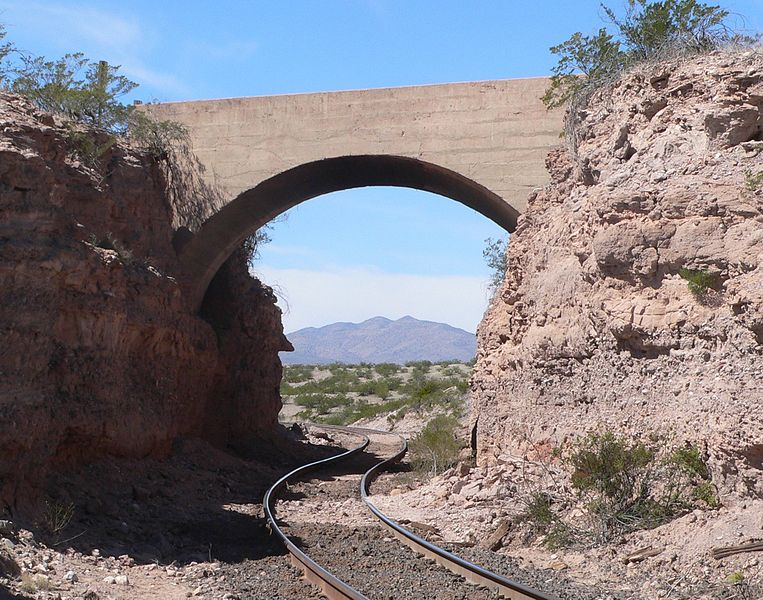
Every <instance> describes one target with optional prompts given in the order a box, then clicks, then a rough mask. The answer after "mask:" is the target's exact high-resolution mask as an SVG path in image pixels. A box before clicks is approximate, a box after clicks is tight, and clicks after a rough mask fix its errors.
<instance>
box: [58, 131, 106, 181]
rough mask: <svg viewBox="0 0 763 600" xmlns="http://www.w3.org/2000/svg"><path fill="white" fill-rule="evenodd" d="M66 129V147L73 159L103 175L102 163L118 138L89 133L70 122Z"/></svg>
mask: <svg viewBox="0 0 763 600" xmlns="http://www.w3.org/2000/svg"><path fill="white" fill-rule="evenodd" d="M64 126H65V128H66V145H67V149H68V150H69V152H70V155H71V157H72V158H74V159H77V160H79V161H80V162H81V163H82V164H83V165H85V166H86V167H87V168H88V169H90V170H92V171H95V172H96V173H101V162H102V160H103V157H104V156H105V155H106V153H107V152H108V151H109V150H111V148H112V147H113V146H114V144H115V143H116V141H117V138H116V137H115V136H113V135H110V134H103V133H100V132H95V131H88V130H86V129H83V128H82V127H80V126H78V125H76V124H75V123H72V122H69V123H66V124H65V125H64Z"/></svg>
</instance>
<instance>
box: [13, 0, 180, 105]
mask: <svg viewBox="0 0 763 600" xmlns="http://www.w3.org/2000/svg"><path fill="white" fill-rule="evenodd" d="M0 11H1V12H2V17H3V21H4V23H5V24H7V26H8V33H9V39H13V37H14V35H13V34H14V30H19V31H21V30H23V31H24V32H25V33H27V34H31V35H33V36H34V37H37V38H40V39H45V40H47V41H48V42H49V43H52V44H53V45H55V46H56V47H58V48H60V52H61V54H64V53H67V52H77V51H84V53H85V55H86V56H87V57H88V58H90V59H92V60H101V59H104V60H108V61H109V62H110V63H112V64H116V65H121V67H122V72H123V73H124V74H125V75H127V76H128V77H130V78H132V79H135V80H137V83H139V84H143V85H147V86H152V87H153V88H154V89H156V90H159V91H161V92H164V93H169V94H186V93H188V86H186V85H185V84H183V83H182V82H181V81H179V80H178V79H177V78H176V77H175V76H173V75H171V74H168V73H162V72H160V71H156V70H154V69H151V68H149V67H148V66H147V65H146V60H145V59H144V55H149V54H150V52H151V46H152V43H151V35H150V34H149V32H148V31H147V30H146V29H145V27H143V25H142V24H141V22H140V21H139V20H138V19H137V18H136V17H133V16H126V17H125V16H120V15H117V14H113V13H109V12H106V11H104V10H101V9H98V8H95V7H92V6H88V5H87V4H82V3H71V4H60V3H57V2H40V1H34V0H23V1H21V2H19V1H15V0H0ZM22 50H28V51H32V50H33V49H30V48H22ZM32 53H33V54H34V53H35V52H32ZM48 58H57V57H56V56H50V57H48Z"/></svg>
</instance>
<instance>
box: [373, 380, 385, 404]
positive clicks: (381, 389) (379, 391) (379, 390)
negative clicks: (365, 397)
mask: <svg viewBox="0 0 763 600" xmlns="http://www.w3.org/2000/svg"><path fill="white" fill-rule="evenodd" d="M374 394H375V395H376V396H379V398H381V399H382V400H386V399H387V398H388V397H389V385H388V384H387V382H386V381H383V380H382V381H376V382H374Z"/></svg>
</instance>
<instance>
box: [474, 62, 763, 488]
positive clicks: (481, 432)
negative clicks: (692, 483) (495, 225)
mask: <svg viewBox="0 0 763 600" xmlns="http://www.w3.org/2000/svg"><path fill="white" fill-rule="evenodd" d="M579 116H580V120H581V124H580V129H579V133H580V143H579V147H578V149H577V155H576V156H574V157H573V156H572V154H571V152H570V151H569V150H567V149H559V150H557V151H555V152H553V153H551V154H550V156H549V158H548V169H549V171H550V173H551V175H552V184H551V185H549V186H548V187H546V188H545V189H542V190H540V191H538V192H537V193H534V194H533V195H532V196H531V198H530V203H529V206H528V210H527V212H526V214H524V215H523V216H522V217H521V218H520V222H519V226H518V229H517V231H516V233H515V234H514V235H513V236H512V238H511V242H510V245H509V264H508V271H507V275H506V279H505V281H504V284H503V286H502V288H501V289H500V292H499V294H498V295H497V297H496V298H495V299H494V301H493V303H492V305H491V306H490V308H489V310H488V312H487V314H486V316H485V319H484V321H483V322H482V324H481V326H480V328H479V331H478V340H479V341H478V344H479V349H478V357H477V364H476V367H475V373H474V378H473V383H474V388H475V392H476V394H475V396H476V397H475V405H476V419H477V421H478V454H479V461H480V462H481V463H482V464H485V465H487V464H495V463H501V462H505V461H506V460H508V458H507V457H508V456H510V455H512V454H526V453H527V452H528V450H529V449H531V448H535V449H538V448H540V449H542V450H550V448H552V447H555V446H557V445H559V444H561V443H563V442H564V441H565V440H568V439H571V438H572V437H574V436H576V435H578V434H581V433H583V432H586V431H591V430H603V429H607V430H614V431H617V432H621V433H625V434H628V435H630V436H632V437H634V438H636V439H647V437H648V436H653V437H654V436H657V437H658V438H660V439H662V440H663V443H665V444H674V445H680V444H682V443H683V442H686V441H688V442H692V443H695V444H697V445H699V447H700V448H701V449H702V451H703V452H704V454H705V456H706V457H707V459H708V461H709V465H710V468H711V470H712V474H713V481H714V483H715V484H716V485H718V486H719V488H720V491H721V492H722V500H723V501H724V502H733V498H735V497H737V498H738V497H750V496H752V497H763V267H761V260H763V190H762V189H761V187H763V186H761V185H759V184H758V185H757V186H756V182H755V180H754V175H756V174H758V173H760V172H762V171H763V154H761V151H763V141H762V140H763V54H762V53H761V52H760V51H759V50H758V51H748V52H743V53H727V52H720V53H715V54H712V55H708V56H705V57H701V58H698V59H695V60H692V61H686V62H682V63H674V64H664V65H660V66H658V67H656V68H655V67H650V68H643V69H641V70H636V71H634V72H631V73H630V74H628V75H627V76H625V77H624V78H623V79H622V80H621V81H620V82H618V83H617V84H616V85H614V87H613V88H611V89H608V90H603V91H601V92H600V93H598V94H597V95H596V96H594V97H593V98H592V99H591V101H590V103H589V106H588V108H586V109H585V111H583V112H581V113H580V115H579ZM682 269H690V270H693V271H695V272H701V273H706V274H708V275H709V276H710V278H711V280H712V281H711V283H712V285H711V289H709V290H708V291H707V292H706V293H705V294H699V295H695V294H693V293H692V292H691V291H690V288H689V286H688V282H687V281H686V280H685V279H684V278H682V276H681V270H682ZM684 274H685V273H684ZM531 454H537V452H531Z"/></svg>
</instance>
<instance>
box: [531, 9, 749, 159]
mask: <svg viewBox="0 0 763 600" xmlns="http://www.w3.org/2000/svg"><path fill="white" fill-rule="evenodd" d="M602 9H603V11H604V15H605V18H606V20H607V26H608V27H609V29H608V27H603V28H601V29H599V31H598V32H596V33H595V34H593V35H584V34H582V33H581V32H576V33H574V34H573V35H572V36H571V37H570V38H569V39H568V40H566V41H565V42H562V43H561V44H559V45H556V46H553V47H552V48H551V52H552V54H554V55H556V56H557V57H558V61H557V64H556V65H555V66H554V67H553V69H552V72H553V75H552V77H551V83H550V85H549V87H548V89H547V90H546V93H545V95H544V96H543V102H544V104H545V105H546V106H547V107H548V108H549V109H552V108H557V107H560V106H564V105H567V104H569V105H570V107H571V108H570V110H569V111H568V114H567V123H566V132H567V137H568V140H569V141H570V143H571V144H573V150H574V149H575V148H574V145H575V126H576V124H577V123H576V119H577V113H578V109H580V108H582V106H584V105H585V103H586V102H587V100H588V98H589V97H590V95H591V94H592V93H593V92H594V91H596V90H597V89H599V88H601V87H603V86H605V85H607V84H609V83H611V82H613V81H614V80H615V79H616V78H617V77H619V76H620V74H621V73H622V72H623V71H624V70H626V69H627V68H629V67H632V66H634V65H636V64H638V63H641V62H644V61H650V60H665V59H669V58H675V57H679V56H685V55H691V54H696V53H700V52H708V51H711V50H714V49H716V48H719V47H721V46H723V45H725V44H728V43H730V42H733V41H735V40H741V41H752V40H750V39H749V38H744V37H743V36H740V35H738V34H737V33H735V32H734V31H732V29H731V28H730V26H729V25H728V17H729V12H728V11H727V10H724V9H722V8H721V7H720V6H711V5H707V4H705V3H703V2H699V1H698V0H662V1H659V2H654V1H652V0H628V2H627V5H626V7H625V12H624V16H623V17H622V18H620V17H618V16H617V14H616V13H615V11H614V10H612V9H611V8H609V7H608V6H605V5H602Z"/></svg>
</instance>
